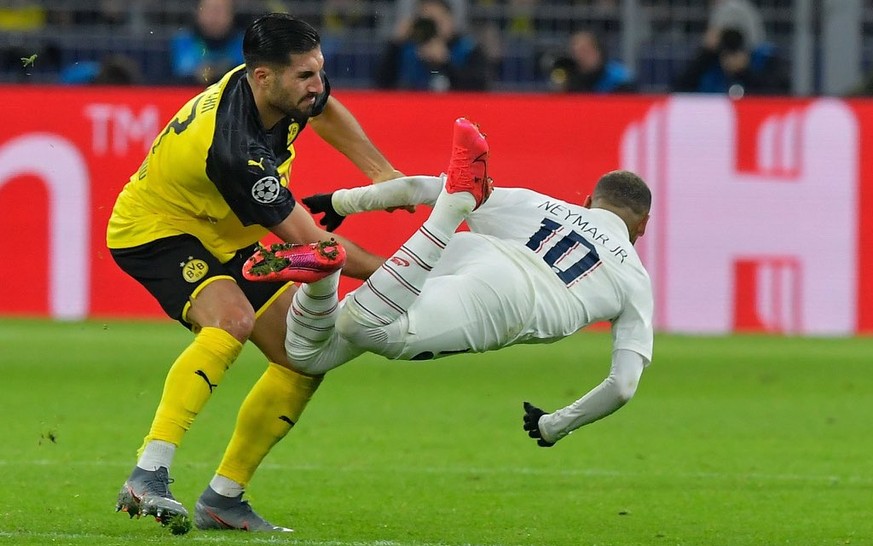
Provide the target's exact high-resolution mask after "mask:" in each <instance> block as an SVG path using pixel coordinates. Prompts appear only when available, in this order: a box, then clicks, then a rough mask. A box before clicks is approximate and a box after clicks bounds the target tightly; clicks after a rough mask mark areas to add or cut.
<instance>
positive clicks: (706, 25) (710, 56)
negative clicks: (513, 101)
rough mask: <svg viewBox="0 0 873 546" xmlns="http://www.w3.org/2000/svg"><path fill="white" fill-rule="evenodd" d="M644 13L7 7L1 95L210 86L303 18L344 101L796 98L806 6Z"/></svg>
mask: <svg viewBox="0 0 873 546" xmlns="http://www.w3.org/2000/svg"><path fill="white" fill-rule="evenodd" d="M780 6H781V7H780ZM636 7H637V8H638V9H636V10H634V12H633V13H632V14H628V13H627V11H624V12H623V3H622V2H621V1H620V0H577V1H572V0H569V1H560V2H559V1H556V0H396V1H385V0H383V1H378V0H371V1H361V0H323V1H280V0H174V1H172V2H171V1H169V0H166V1H163V0H148V1H147V0H75V1H73V0H54V1H51V0H42V1H40V0H5V1H4V2H3V4H2V5H0V82H3V81H5V82H34V83H63V84H71V85H75V84H99V83H102V84H148V85H179V84H182V85H204V84H208V83H211V82H212V81H215V80H216V79H217V78H218V77H220V76H221V75H222V74H223V73H224V72H225V71H226V70H228V69H229V68H231V67H233V66H235V65H237V64H240V63H242V53H241V44H242V35H241V29H242V28H244V27H245V25H246V24H247V23H248V22H249V21H251V20H252V19H253V18H254V17H256V16H257V15H259V14H261V13H264V12H267V11H287V12H289V13H292V14H294V15H297V16H298V17H300V18H302V19H304V20H307V21H308V22H310V23H313V24H314V25H315V26H316V27H317V28H319V29H320V31H321V33H322V40H323V43H322V50H323V51H324V55H325V61H326V70H327V71H328V73H329V75H330V77H331V81H332V82H334V84H335V85H338V86H346V87H357V88H379V89H405V90H429V91H435V92H443V91H501V90H518V91H551V92H556V93H638V92H642V93H645V92H669V91H681V92H700V93H725V94H729V95H731V96H735V97H737V96H743V95H745V94H790V93H791V92H792V89H791V64H790V55H789V54H788V53H789V51H787V48H786V47H785V43H784V42H785V41H786V40H787V39H790V33H787V32H784V30H785V27H787V26H788V23H787V22H788V21H790V17H789V16H787V15H786V13H787V12H790V9H791V2H790V1H788V0H786V1H784V2H780V1H779V0H768V2H767V7H768V10H769V11H768V15H769V17H765V16H764V14H762V10H761V8H760V5H759V4H757V3H756V2H754V1H752V0H701V1H699V2H688V1H685V2H681V1H679V0H660V1H659V0H639V2H637V6H636ZM780 9H781V10H782V11H781V12H780ZM780 13H781V14H782V17H781V18H780V16H779V15H780ZM770 34H773V36H771V35H770ZM677 36H680V37H681V38H684V40H682V39H677V38H676V37H677ZM774 37H779V38H782V42H783V43H779V41H778V40H774ZM629 48H630V49H629ZM629 50H630V51H632V52H633V53H634V55H633V59H632V62H630V63H629V62H627V60H626V58H627V56H628V55H627V53H628V51H629ZM871 87H873V86H871Z"/></svg>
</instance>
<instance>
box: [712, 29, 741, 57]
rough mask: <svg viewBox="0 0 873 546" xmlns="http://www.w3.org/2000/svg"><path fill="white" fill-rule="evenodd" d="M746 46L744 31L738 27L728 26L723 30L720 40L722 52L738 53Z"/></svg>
mask: <svg viewBox="0 0 873 546" xmlns="http://www.w3.org/2000/svg"><path fill="white" fill-rule="evenodd" d="M745 48H746V39H745V36H743V32H742V31H741V30H739V29H736V28H726V29H724V30H722V31H721V36H720V37H719V40H718V50H719V52H722V53H736V52H737V51H742V50H743V49H745Z"/></svg>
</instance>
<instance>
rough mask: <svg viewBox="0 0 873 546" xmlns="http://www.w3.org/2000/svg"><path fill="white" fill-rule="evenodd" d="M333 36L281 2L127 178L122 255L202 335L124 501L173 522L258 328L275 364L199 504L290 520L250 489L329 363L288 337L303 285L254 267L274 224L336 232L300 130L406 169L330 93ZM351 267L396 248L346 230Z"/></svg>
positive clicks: (119, 237) (362, 270)
mask: <svg viewBox="0 0 873 546" xmlns="http://www.w3.org/2000/svg"><path fill="white" fill-rule="evenodd" d="M319 44H320V38H319V35H318V33H317V32H316V30H315V29H314V28H312V27H311V26H310V25H308V24H307V23H305V22H303V21H300V20H297V19H295V18H292V17H291V16H289V15H286V14H269V15H265V16H263V17H260V18H258V19H257V20H255V21H254V22H253V23H252V24H251V25H250V26H249V27H248V28H247V30H246V32H245V37H244V43H243V54H244V57H245V64H244V65H241V66H238V67H236V68H234V69H232V70H231V71H230V72H228V73H227V74H225V75H224V77H222V78H221V79H220V81H218V82H217V83H215V84H213V85H212V86H210V87H208V88H207V89H206V90H205V91H203V92H202V93H200V94H199V95H197V96H195V97H194V98H192V99H191V100H190V101H189V102H188V103H187V104H185V105H184V106H183V107H182V108H181V109H180V110H179V112H178V113H177V114H176V116H175V117H174V118H173V119H172V120H171V121H170V122H169V124H168V125H167V126H166V128H165V129H164V130H163V131H162V132H161V133H160V135H158V136H157V138H156V139H155V140H154V144H153V145H152V148H151V150H150V152H149V153H148V155H147V157H146V158H145V161H143V163H142V166H141V167H140V168H139V170H138V172H136V173H134V174H133V176H132V177H131V178H130V181H129V182H128V183H127V185H126V186H125V187H124V189H123V190H122V191H121V193H120V195H119V196H118V198H117V201H116V203H115V206H114V208H113V211H112V215H111V218H110V220H109V225H108V229H107V245H108V247H109V248H110V249H111V254H112V256H113V258H114V259H115V261H116V262H117V263H118V265H119V267H120V268H121V269H122V270H124V271H125V272H126V273H127V274H129V275H130V276H131V277H133V278H134V279H136V280H137V281H139V282H140V283H141V284H142V285H143V286H144V287H145V288H146V289H147V290H148V291H149V292H150V293H151V294H152V295H153V296H154V297H155V299H156V300H157V301H158V302H159V303H160V304H161V306H162V307H163V309H164V311H165V312H166V313H167V314H168V315H169V316H170V317H172V318H174V319H176V320H178V321H179V322H181V323H182V324H183V325H184V326H186V327H188V328H189V329H190V330H191V331H192V332H193V333H194V334H195V335H194V339H193V342H192V343H191V344H190V345H189V346H188V347H187V348H186V349H185V350H184V351H183V352H182V354H181V355H179V357H178V358H177V359H176V361H175V362H174V363H173V365H172V367H171V368H170V370H169V372H168V374H167V377H166V382H165V384H164V389H163V394H162V396H161V400H160V404H159V405H158V407H157V411H156V413H155V416H154V420H153V422H152V424H151V428H150V430H149V432H148V434H147V435H146V437H145V440H144V443H143V445H142V447H141V449H140V451H139V453H138V460H137V462H136V466H135V467H134V469H133V471H132V472H131V473H130V475H129V477H128V478H127V480H126V482H125V483H124V486H123V487H122V488H121V491H120V493H119V496H118V502H117V509H118V510H121V511H125V512H128V513H129V514H130V515H131V517H133V516H134V515H150V516H155V517H156V519H158V520H159V521H161V522H162V523H167V521H168V520H170V519H171V518H172V517H173V516H176V515H181V516H185V517H187V516H188V511H187V510H186V508H185V507H184V506H183V505H182V504H181V503H179V502H178V501H176V500H175V499H174V497H173V495H172V493H171V492H170V489H169V483H170V479H169V469H170V467H171V463H172V462H173V456H174V453H175V450H176V447H177V446H178V445H179V443H180V442H181V441H182V438H183V436H184V434H185V432H186V431H187V430H188V429H189V427H190V426H191V424H192V422H193V421H194V419H195V417H197V415H198V413H199V412H200V411H201V409H202V408H203V406H204V404H205V403H206V401H207V400H208V399H209V397H210V395H211V394H212V392H213V390H214V389H215V388H216V387H217V386H218V385H220V384H221V380H222V378H223V377H224V374H225V372H226V371H227V369H228V368H229V367H230V366H231V364H233V362H234V360H235V359H236V358H237V356H238V355H239V353H240V350H241V349H242V346H243V343H245V342H246V341H247V340H251V341H252V342H254V343H255V345H257V346H258V348H259V349H260V350H261V352H263V354H264V355H265V356H266V357H267V359H268V360H269V365H268V367H267V369H266V371H265V372H264V374H263V375H262V376H261V378H260V379H259V380H258V381H257V383H256V384H255V385H254V387H253V388H252V390H251V392H250V393H249V394H248V396H247V397H246V399H245V401H244V402H243V404H242V406H241V408H240V410H239V415H238V419H237V422H236V427H235V429H234V433H233V436H232V438H231V440H230V443H229V444H228V446H227V450H226V452H225V454H224V457H223V459H222V460H221V463H220V465H219V467H218V470H217V473H216V474H215V477H214V478H213V480H212V481H211V483H210V484H209V486H208V487H207V488H206V489H205V491H204V492H203V494H202V495H201V496H200V498H199V500H198V501H197V503H196V507H195V517H194V520H195V524H196V525H197V526H198V527H199V528H219V529H246V530H249V531H285V530H288V529H286V528H284V527H279V526H274V525H272V524H270V523H268V522H267V521H265V520H264V519H263V518H262V517H260V516H259V515H258V514H256V513H255V512H254V511H253V510H252V508H251V507H250V506H249V504H248V503H247V502H245V501H243V500H242V496H243V490H244V487H245V486H246V484H248V483H249V480H250V479H251V478H252V476H253V474H254V472H255V470H256V468H257V467H258V465H259V464H260V462H261V460H262V459H263V458H264V456H265V455H266V454H267V453H268V452H269V451H270V449H271V447H272V446H273V445H274V444H275V443H276V442H278V441H279V440H280V439H281V438H283V437H284V436H285V435H286V433H287V432H288V431H289V430H290V429H291V427H293V426H294V424H295V423H296V422H297V419H298V417H299V416H300V414H301V412H302V411H303V408H304V407H305V406H306V404H307V402H308V400H309V399H310V397H311V396H312V393H313V392H314V391H315V390H316V389H317V388H318V385H319V383H320V382H321V379H322V377H321V375H311V374H306V373H299V372H298V371H295V370H294V369H292V368H290V367H289V363H288V361H287V357H286V353H285V350H284V346H283V340H284V339H285V332H286V329H285V317H286V314H287V310H288V307H289V305H290V301H291V294H292V292H293V290H289V288H290V285H288V284H286V283H284V282H271V283H252V282H249V281H247V280H246V279H244V278H243V277H242V274H241V265H242V263H243V262H244V260H245V259H246V258H247V257H248V256H249V255H250V254H252V252H253V251H254V249H255V248H257V242H258V241H259V240H260V239H262V238H263V237H264V236H265V235H267V234H268V233H269V232H272V233H273V234H275V235H277V236H278V237H279V238H280V239H282V240H284V241H288V242H294V243H308V242H311V241H318V240H322V239H326V238H328V237H329V235H328V234H327V232H325V231H324V230H323V229H321V228H320V227H318V226H317V225H316V224H315V221H314V220H313V219H312V217H311V216H310V214H309V213H308V212H307V211H306V210H305V209H304V208H303V207H299V206H296V203H295V199H294V197H293V195H292V193H291V191H290V190H289V188H288V178H289V174H290V170H291V163H292V161H293V160H294V157H295V149H294V142H295V140H296V139H297V137H298V135H299V134H300V132H301V131H302V130H303V129H304V128H305V127H306V126H307V125H309V126H311V127H312V128H313V129H314V130H315V132H316V133H317V134H318V135H319V136H320V137H321V138H322V139H324V140H325V141H326V142H328V143H329V144H331V145H332V146H333V147H334V148H335V149H337V150H338V151H339V152H341V153H343V154H344V155H346V156H347V157H348V158H349V159H350V160H351V161H352V162H353V163H354V164H355V165H356V166H357V167H358V168H359V169H360V170H361V171H362V172H363V173H365V174H366V175H367V176H368V177H369V178H370V179H371V180H373V181H374V182H381V181H384V180H387V179H390V178H394V177H397V176H400V175H401V173H399V172H398V171H396V170H395V169H394V168H393V167H392V165H391V164H390V163H389V162H388V160H387V159H386V158H385V157H384V156H383V155H382V154H381V153H380V152H379V151H378V150H377V149H376V147H375V146H374V145H373V144H372V143H371V141H370V140H369V139H368V138H367V136H366V134H365V133H364V131H363V130H362V128H361V126H360V125H359V124H358V122H357V121H356V119H355V118H354V117H353V115H352V114H351V113H350V112H349V111H348V110H347V109H346V108H345V107H344V106H343V105H342V104H341V103H340V102H339V101H337V99H336V98H334V97H332V96H331V95H330V85H329V83H328V80H327V77H326V76H325V75H324V73H323V71H322V68H323V66H324V58H323V56H322V53H321V48H320V45H319ZM340 240H341V241H342V243H343V244H344V245H345V247H346V250H347V251H348V264H347V266H346V268H345V269H344V273H345V274H347V275H350V276H353V277H357V278H366V277H367V276H369V275H370V274H371V273H372V272H373V271H374V270H375V269H376V268H377V267H378V266H379V265H380V264H381V263H382V261H383V258H381V257H378V256H375V255H373V254H370V253H368V252H365V251H364V250H363V249H361V248H360V247H358V246H356V245H354V244H352V243H351V242H349V241H347V240H344V239H340Z"/></svg>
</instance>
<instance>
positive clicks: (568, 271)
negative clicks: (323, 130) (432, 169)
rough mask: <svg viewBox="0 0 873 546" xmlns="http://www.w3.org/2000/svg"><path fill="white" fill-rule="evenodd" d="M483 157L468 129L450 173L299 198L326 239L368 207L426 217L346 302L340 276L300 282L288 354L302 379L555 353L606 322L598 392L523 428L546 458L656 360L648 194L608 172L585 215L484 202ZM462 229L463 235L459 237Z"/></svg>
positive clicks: (618, 401)
mask: <svg viewBox="0 0 873 546" xmlns="http://www.w3.org/2000/svg"><path fill="white" fill-rule="evenodd" d="M488 153H489V150H488V145H487V142H486V140H485V138H484V136H483V135H482V134H481V133H480V132H479V130H478V128H477V127H476V126H475V125H473V124H472V123H470V122H469V121H467V120H465V119H463V118H462V119H459V120H457V121H456V122H455V128H454V146H453V152H452V158H451V162H450V164H449V168H448V173H447V176H445V177H439V178H438V177H425V176H416V177H406V178H399V179H396V180H392V181H390V182H386V183H385V184H379V185H376V186H372V187H360V188H354V189H348V190H339V191H336V192H334V193H332V194H321V195H317V196H312V197H308V198H304V199H303V201H304V203H306V204H307V205H308V206H309V207H310V209H311V210H312V212H313V213H324V216H323V217H322V218H321V222H322V223H323V224H324V225H326V226H328V227H329V228H334V227H336V226H337V225H339V223H340V222H341V221H342V219H343V217H344V216H345V215H348V214H352V213H356V212H361V211H366V210H378V209H384V208H388V207H396V206H400V205H409V204H428V205H432V206H433V210H432V212H431V214H430V217H429V218H428V219H427V221H425V222H424V224H423V225H422V226H421V228H419V229H418V231H417V232H416V233H415V234H413V235H412V237H411V238H410V239H409V240H408V241H406V243H405V244H403V245H402V246H401V247H400V249H399V250H398V251H397V252H396V253H394V255H393V256H391V257H390V258H389V259H388V260H386V261H385V262H384V263H383V264H382V266H381V268H380V269H379V270H378V271H376V272H375V273H374V274H373V275H371V276H370V278H369V279H367V281H366V283H365V284H363V285H362V286H361V287H360V288H358V289H357V290H356V291H354V292H351V293H350V294H348V295H347V296H346V297H345V298H344V299H343V301H342V302H338V301H337V292H336V290H337V284H338V277H339V271H336V272H334V273H332V274H329V275H328V276H326V277H324V278H322V279H320V280H317V281H316V282H312V283H309V284H304V285H303V286H302V287H301V288H300V289H299V290H298V291H297V292H296V293H295V294H294V297H293V301H292V304H291V310H290V311H289V314H288V337H287V339H286V349H287V351H288V358H289V360H290V361H291V362H292V364H293V365H294V366H296V367H297V368H298V369H299V370H302V371H304V372H306V373H310V374H321V373H325V372H326V371H328V370H330V369H332V368H334V367H336V366H339V365H341V364H343V363H345V362H347V361H349V360H351V359H353V358H355V357H356V356H358V355H360V354H361V353H363V352H364V351H370V352H374V353H377V354H380V355H382V356H385V357H388V358H391V359H400V360H425V359H431V358H436V357H440V356H444V355H450V354H456V353H461V352H483V351H489V350H493V349H499V348H502V347H507V346H510V345H514V344H516V343H550V342H554V341H557V340H559V339H561V338H564V337H566V336H569V335H570V334H572V333H574V332H577V331H578V330H580V329H581V328H584V327H585V326H588V325H589V324H591V323H594V322H599V321H611V322H612V334H613V352H612V366H611V369H610V373H609V376H608V377H607V378H606V379H605V380H604V381H603V382H602V383H600V384H599V385H597V386H596V387H594V388H593V389H592V390H591V391H589V392H588V393H587V394H585V395H584V396H582V397H581V398H579V399H578V400H576V401H575V402H573V403H571V404H570V405H568V406H566V407H564V408H562V409H559V410H557V411H555V412H553V413H546V412H544V411H543V410H541V409H539V408H537V407H536V406H534V405H532V404H529V403H527V402H525V403H524V430H526V431H527V432H528V434H529V435H530V437H532V438H535V439H536V440H537V443H538V445H540V446H542V447H549V446H552V445H554V444H555V442H557V441H558V440H560V439H561V438H563V437H565V436H566V435H567V434H569V433H570V432H572V431H573V430H575V429H577V428H579V427H581V426H583V425H586V424H588V423H591V422H593V421H596V420H598V419H600V418H602V417H605V416H607V415H609V414H610V413H612V412H614V411H615V410H617V409H618V408H620V407H621V406H622V405H624V404H625V403H626V402H627V401H628V400H630V398H631V397H632V396H633V395H634V393H635V392H636V388H637V384H638V382H639V379H640V377H641V375H642V372H643V369H644V368H645V367H646V366H647V365H648V364H649V362H650V361H651V358H652V345H653V333H652V312H653V301H652V289H651V283H650V281H649V276H648V273H647V272H646V270H645V269H644V267H643V265H642V263H641V262H640V259H639V257H638V256H637V253H636V251H635V250H634V247H633V244H634V242H635V241H636V240H637V238H638V237H640V236H642V235H643V233H644V232H645V229H646V223H647V221H648V218H649V209H650V207H651V193H650V191H649V188H648V187H647V186H646V184H645V182H644V181H643V180H642V179H640V178H639V177H638V176H637V175H635V174H633V173H631V172H628V171H613V172H609V173H607V174H605V175H603V176H602V177H601V178H600V180H599V181H598V182H597V184H596V186H595V188H594V191H593V194H592V195H591V196H589V197H588V198H587V199H586V200H585V202H584V203H583V204H582V205H581V206H580V205H577V204H573V203H568V202H564V201H561V200H559V199H555V198H553V197H549V196H547V195H542V194H540V193H536V192H534V191H531V190H528V189H522V188H494V189H493V193H492V187H491V181H490V179H489V177H488V174H487V159H488ZM443 182H444V183H443ZM489 195H490V196H489ZM464 220H466V221H467V224H468V226H469V228H470V232H459V233H455V231H456V229H457V228H458V226H459V225H460V224H461V222H462V221H464Z"/></svg>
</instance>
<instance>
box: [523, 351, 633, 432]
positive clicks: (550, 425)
mask: <svg viewBox="0 0 873 546" xmlns="http://www.w3.org/2000/svg"><path fill="white" fill-rule="evenodd" d="M645 367H646V359H645V358H643V356H642V355H641V354H639V353H637V352H634V351H629V350H626V349H617V350H615V351H613V353H612V368H611V369H610V371H609V377H607V378H606V379H605V380H604V381H603V382H602V383H601V384H599V385H597V386H596V387H594V388H593V389H591V390H590V391H588V393H587V394H586V395H585V396H583V397H582V398H580V399H579V400H576V401H575V402H573V403H572V404H570V405H569V406H567V407H565V408H561V409H559V410H557V411H555V412H554V413H549V414H546V415H543V416H542V417H540V421H539V427H540V433H541V434H542V436H543V439H544V440H546V441H547V442H552V443H554V442H557V441H558V440H560V439H561V438H563V437H564V436H566V435H568V434H570V433H571V432H573V431H574V430H576V429H577V428H579V427H581V426H583V425H587V424H588V423H592V422H594V421H597V420H598V419H601V418H603V417H606V416H607V415H609V414H610V413H612V412H614V411H615V410H617V409H618V408H620V407H622V406H623V405H625V404H626V403H627V402H628V400H630V399H631V398H632V397H633V395H634V393H635V392H636V390H637V384H638V383H639V381H640V377H641V376H642V375H643V369H644V368H645Z"/></svg>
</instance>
